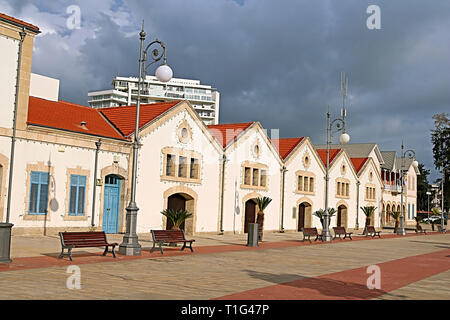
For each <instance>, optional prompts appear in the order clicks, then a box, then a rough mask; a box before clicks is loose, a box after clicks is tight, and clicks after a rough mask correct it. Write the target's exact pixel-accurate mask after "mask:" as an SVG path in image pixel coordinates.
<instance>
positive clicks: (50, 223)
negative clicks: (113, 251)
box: [1, 139, 128, 228]
mask: <svg viewBox="0 0 450 320" xmlns="http://www.w3.org/2000/svg"><path fill="white" fill-rule="evenodd" d="M1 142H2V143H1V145H2V147H1V152H2V153H3V154H4V149H5V148H4V147H3V146H5V145H6V144H5V143H4V141H3V139H2V141H1ZM62 150H64V152H61V151H62ZM6 154H8V153H6ZM114 156H115V157H116V158H114ZM114 160H116V161H117V160H118V163H117V164H118V165H119V166H120V167H122V168H127V166H128V155H127V154H120V153H112V152H108V151H100V153H99V157H98V173H97V178H98V179H100V178H101V174H100V172H101V169H102V168H105V167H108V166H112V165H113V163H114ZM94 161H95V149H87V148H80V147H71V146H64V147H63V146H62V145H58V144H53V143H45V142H37V141H26V140H21V139H18V140H17V141H16V156H15V161H14V180H13V192H12V198H11V211H10V212H11V216H10V222H11V223H13V224H14V225H15V228H17V227H38V228H44V227H46V228H52V227H61V228H64V227H85V228H86V227H89V226H90V225H91V213H92V196H93V194H92V190H93V183H94V181H93V179H94ZM39 162H42V163H43V164H44V166H45V167H46V168H47V170H49V169H48V168H49V167H50V168H51V171H50V172H52V174H51V175H50V186H49V189H50V190H49V205H48V213H47V218H46V219H45V221H44V220H28V219H27V214H26V213H27V212H28V206H29V195H28V196H27V193H28V192H29V188H30V185H29V183H27V181H29V180H28V174H29V173H28V172H27V165H36V164H38V163H39ZM49 164H50V166H49ZM77 167H80V169H82V170H87V171H89V175H88V178H87V184H86V197H85V201H86V204H87V205H86V214H85V216H86V219H85V220H82V221H68V220H65V219H64V216H65V215H67V213H68V209H69V208H68V189H67V188H69V187H70V182H69V181H68V176H67V170H68V169H76V168H77ZM38 171H43V170H42V169H39V170H38ZM47 172H48V171H47ZM101 191H102V189H101V187H96V192H97V194H96V210H95V214H96V216H95V220H94V221H95V225H96V226H99V225H100V216H101V213H102V208H101V203H102V201H101ZM30 216H32V215H28V217H30ZM33 216H35V217H39V216H40V215H33Z"/></svg>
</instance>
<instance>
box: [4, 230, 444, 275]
mask: <svg viewBox="0 0 450 320" xmlns="http://www.w3.org/2000/svg"><path fill="white" fill-rule="evenodd" d="M439 234H441V233H438V232H434V233H429V235H439ZM418 235H419V234H415V233H410V234H407V235H406V236H398V235H396V234H384V235H383V234H382V237H381V239H391V238H399V237H414V236H418ZM299 237H300V236H299ZM194 238H195V237H194ZM379 239H380V238H372V237H353V241H363V240H367V241H370V240H379ZM342 241H351V240H338V239H337V240H333V241H332V243H339V242H342ZM328 243H329V242H328ZM321 244H324V243H323V242H320V241H317V242H314V241H313V242H312V243H311V244H310V243H309V242H307V241H306V242H302V241H300V240H286V241H273V242H264V243H261V244H260V246H259V247H247V246H246V245H245V244H242V245H237V244H231V245H216V246H199V247H195V246H194V252H193V253H191V252H190V250H187V249H186V250H185V251H181V250H180V249H181V248H180V247H177V248H168V247H165V248H164V254H161V253H159V251H158V250H156V251H154V252H153V253H150V252H149V248H145V250H144V249H143V250H142V255H140V256H124V255H119V254H117V258H116V259H114V258H113V257H112V255H111V254H110V253H108V255H107V256H105V257H104V256H102V253H103V249H102V250H101V251H99V252H98V253H92V252H86V251H84V252H83V251H82V249H78V250H77V249H74V251H73V252H72V257H73V262H71V261H70V260H69V259H68V258H66V257H65V258H63V259H58V258H57V257H58V256H59V253H53V254H48V255H46V256H38V257H23V258H13V259H12V260H13V261H12V262H11V263H0V272H3V271H14V270H24V269H37V268H49V267H57V266H67V265H71V264H74V265H81V264H90V263H102V262H119V261H127V260H135V259H153V258H162V257H173V256H185V255H192V254H208V253H222V252H235V251H245V250H264V249H277V248H288V247H300V246H308V245H321Z"/></svg>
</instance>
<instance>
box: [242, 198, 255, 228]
mask: <svg viewBox="0 0 450 320" xmlns="http://www.w3.org/2000/svg"><path fill="white" fill-rule="evenodd" d="M255 220H256V201H255V199H249V200H247V201H246V202H245V221H244V233H247V232H248V224H249V223H255Z"/></svg>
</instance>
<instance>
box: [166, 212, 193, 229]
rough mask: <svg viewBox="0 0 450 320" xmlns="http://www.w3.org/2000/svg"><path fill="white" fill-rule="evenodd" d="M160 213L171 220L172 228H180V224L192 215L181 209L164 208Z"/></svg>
mask: <svg viewBox="0 0 450 320" xmlns="http://www.w3.org/2000/svg"><path fill="white" fill-rule="evenodd" d="M161 214H162V215H164V216H166V217H167V219H169V220H170V221H171V222H172V230H180V226H181V224H182V223H183V222H184V221H185V220H186V219H188V218H190V217H191V216H192V213H189V212H188V211H186V210H182V209H178V210H174V209H165V210H163V211H161Z"/></svg>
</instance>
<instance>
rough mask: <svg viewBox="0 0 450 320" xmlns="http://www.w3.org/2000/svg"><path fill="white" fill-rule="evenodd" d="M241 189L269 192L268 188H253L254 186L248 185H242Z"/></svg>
mask: <svg viewBox="0 0 450 320" xmlns="http://www.w3.org/2000/svg"><path fill="white" fill-rule="evenodd" d="M241 189H250V190H262V191H268V190H269V189H268V188H267V187H261V186H252V185H248V184H241Z"/></svg>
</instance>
